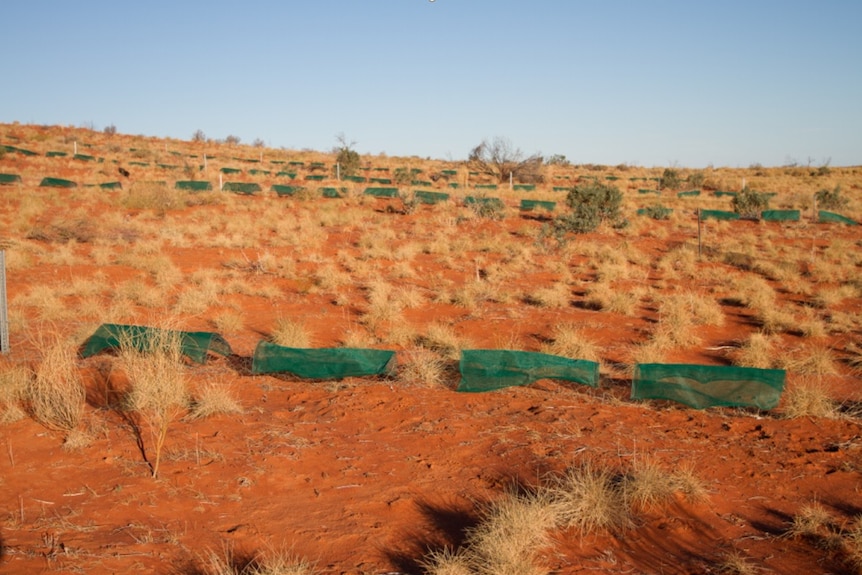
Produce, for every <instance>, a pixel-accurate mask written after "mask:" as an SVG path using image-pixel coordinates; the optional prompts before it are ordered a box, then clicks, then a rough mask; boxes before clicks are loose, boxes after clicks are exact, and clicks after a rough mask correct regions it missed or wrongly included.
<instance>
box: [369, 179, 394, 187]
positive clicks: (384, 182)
mask: <svg viewBox="0 0 862 575" xmlns="http://www.w3.org/2000/svg"><path fill="white" fill-rule="evenodd" d="M368 181H369V182H371V183H372V184H387V185H388V184H391V183H392V179H391V178H369V179H368Z"/></svg>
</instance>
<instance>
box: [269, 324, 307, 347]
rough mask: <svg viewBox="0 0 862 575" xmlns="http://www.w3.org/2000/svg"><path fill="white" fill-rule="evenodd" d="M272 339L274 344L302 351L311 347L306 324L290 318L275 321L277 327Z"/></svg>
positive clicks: (274, 329) (273, 331)
mask: <svg viewBox="0 0 862 575" xmlns="http://www.w3.org/2000/svg"><path fill="white" fill-rule="evenodd" d="M270 337H271V338H272V341H273V343H275V344H276V345H280V346H283V347H294V348H300V349H307V348H309V347H311V336H310V335H309V334H308V329H307V328H306V327H305V324H304V323H302V322H300V321H296V320H292V319H288V318H283V317H280V318H278V319H277V320H275V326H274V327H273V329H272V334H271V335H270Z"/></svg>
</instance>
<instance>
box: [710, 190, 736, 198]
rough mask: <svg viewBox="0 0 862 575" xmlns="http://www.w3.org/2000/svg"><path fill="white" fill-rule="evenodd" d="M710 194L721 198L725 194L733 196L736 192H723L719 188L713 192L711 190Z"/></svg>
mask: <svg viewBox="0 0 862 575" xmlns="http://www.w3.org/2000/svg"><path fill="white" fill-rule="evenodd" d="M712 195H714V196H715V197H716V198H721V197H725V196H728V197H731V198H735V197H736V196H737V195H738V194H737V193H736V192H723V191H721V190H715V191H714V192H712Z"/></svg>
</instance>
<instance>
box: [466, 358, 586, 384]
mask: <svg viewBox="0 0 862 575" xmlns="http://www.w3.org/2000/svg"><path fill="white" fill-rule="evenodd" d="M459 367H460V370H461V382H460V383H459V384H458V391H469V392H475V391H492V390H495V389H502V388H504V387H511V386H516V385H529V384H531V383H533V382H535V381H538V380H540V379H561V380H564V381H571V382H574V383H579V384H582V385H589V386H590V387H597V386H598V384H599V364H598V363H596V362H594V361H587V360H585V359H569V358H567V357H560V356H558V355H549V354H546V353H535V352H530V351H513V350H508V349H470V350H464V351H462V352H461V362H460V366H459Z"/></svg>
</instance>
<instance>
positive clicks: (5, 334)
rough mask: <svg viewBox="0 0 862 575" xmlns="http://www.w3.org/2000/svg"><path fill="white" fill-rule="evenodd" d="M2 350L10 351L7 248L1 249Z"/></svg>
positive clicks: (0, 342) (0, 309)
mask: <svg viewBox="0 0 862 575" xmlns="http://www.w3.org/2000/svg"><path fill="white" fill-rule="evenodd" d="M0 352H2V353H9V316H8V307H7V306H6V250H0Z"/></svg>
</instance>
